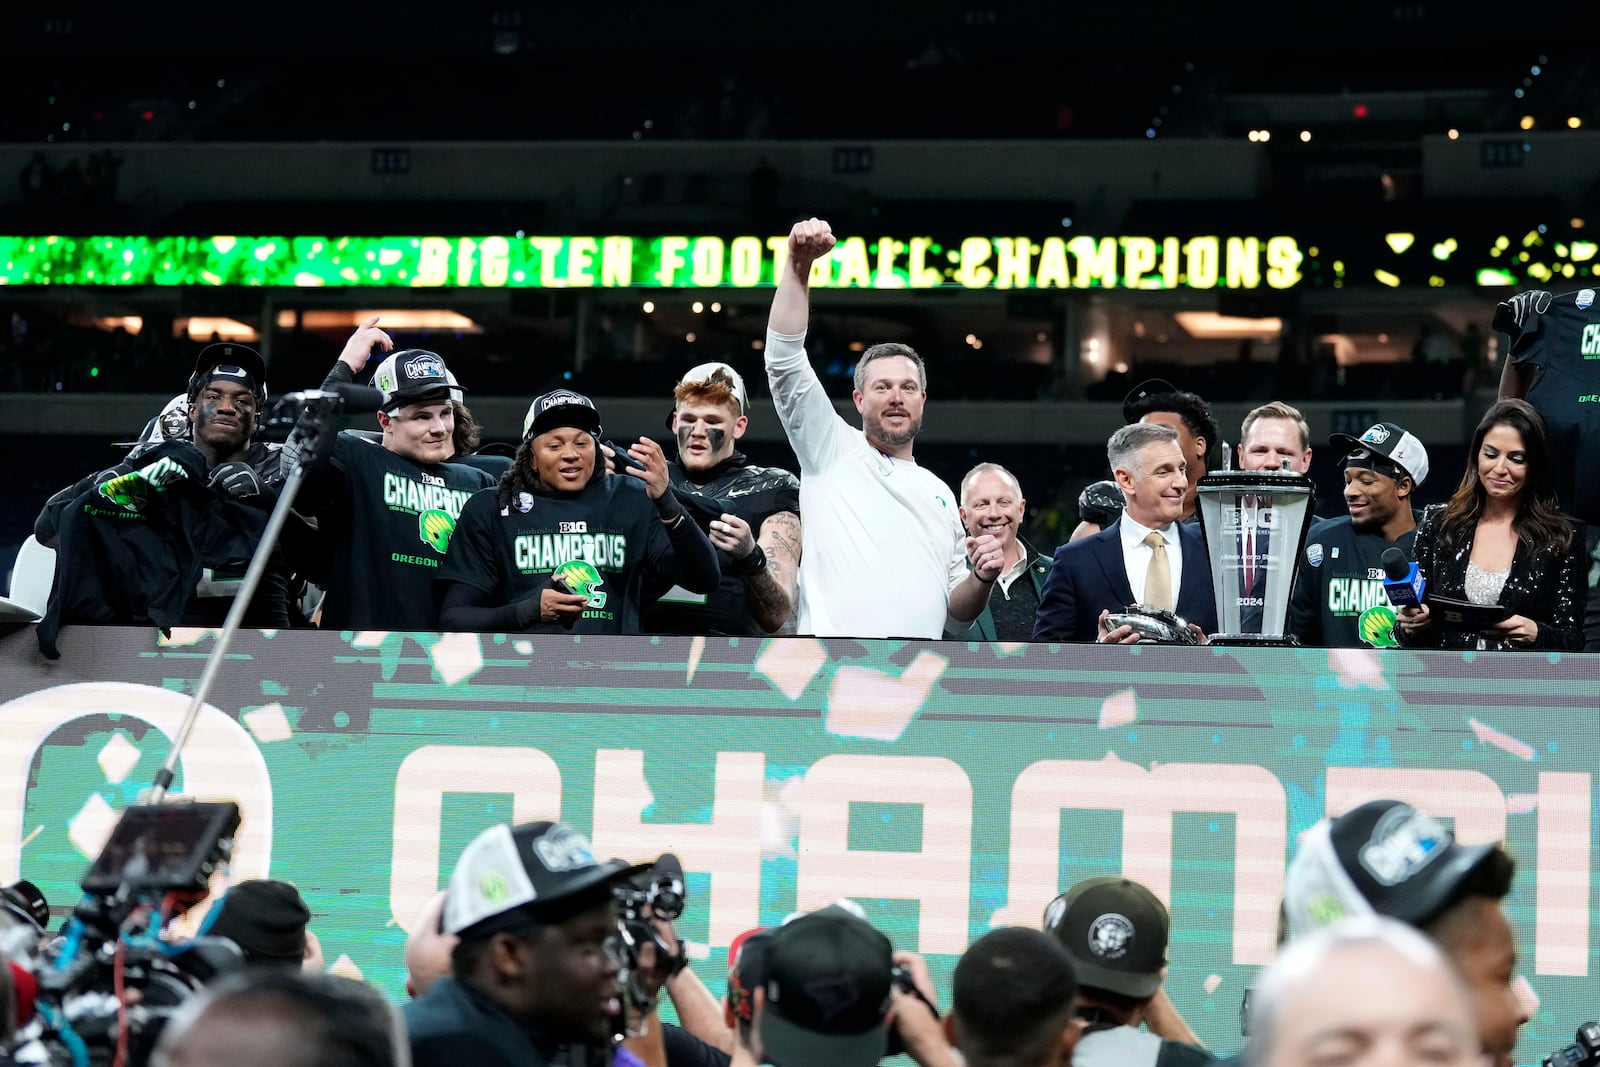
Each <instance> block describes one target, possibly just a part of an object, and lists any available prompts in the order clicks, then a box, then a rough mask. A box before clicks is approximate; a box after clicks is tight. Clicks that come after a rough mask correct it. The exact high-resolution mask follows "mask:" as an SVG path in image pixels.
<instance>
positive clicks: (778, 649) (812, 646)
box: [756, 637, 828, 700]
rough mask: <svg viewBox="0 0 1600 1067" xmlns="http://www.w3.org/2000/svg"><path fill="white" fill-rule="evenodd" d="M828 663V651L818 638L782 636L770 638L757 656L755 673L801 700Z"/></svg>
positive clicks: (795, 698) (790, 697) (784, 693)
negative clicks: (801, 696) (812, 680)
mask: <svg viewBox="0 0 1600 1067" xmlns="http://www.w3.org/2000/svg"><path fill="white" fill-rule="evenodd" d="M827 662H828V651H827V649H825V648H823V647H822V642H821V641H818V640H817V639H816V638H814V637H805V638H779V639H774V640H771V641H768V642H767V647H766V648H763V649H762V650H761V655H759V656H757V657H756V673H757V674H759V675H761V676H762V677H764V678H765V679H766V680H767V681H769V682H771V683H772V684H773V685H774V686H775V687H776V688H777V690H778V692H780V693H782V694H783V695H784V696H786V697H788V698H789V699H790V700H799V699H800V694H801V693H804V692H805V691H806V686H808V685H810V684H811V679H813V678H815V677H816V676H817V672H818V671H820V670H822V665H823V664H825V663H827Z"/></svg>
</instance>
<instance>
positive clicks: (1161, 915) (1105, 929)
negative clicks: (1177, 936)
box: [1044, 875, 1169, 997]
mask: <svg viewBox="0 0 1600 1067" xmlns="http://www.w3.org/2000/svg"><path fill="white" fill-rule="evenodd" d="M1168 923H1169V920H1168V917H1167V908H1166V905H1165V904H1162V903H1161V901H1160V900H1158V899H1157V898H1156V895H1155V894H1154V893H1152V892H1150V890H1148V889H1146V888H1145V887H1144V886H1142V885H1140V884H1139V883H1138V882H1135V881H1132V880H1130V879H1127V878H1122V877H1118V876H1116V875H1109V876H1106V877H1102V878H1086V879H1084V880H1083V881H1081V882H1079V883H1078V884H1077V885H1075V886H1073V887H1072V888H1071V889H1069V890H1067V891H1066V892H1065V893H1062V894H1061V895H1060V896H1059V897H1056V899H1054V900H1052V901H1051V902H1050V906H1049V907H1048V908H1046V909H1045V912H1044V929H1045V932H1046V933H1049V934H1054V935H1055V936H1056V938H1057V939H1058V940H1060V942H1061V944H1062V946H1063V947H1065V948H1066V950H1067V955H1069V956H1071V957H1072V963H1073V968H1074V970H1076V971H1077V974H1078V982H1079V983H1080V984H1081V985H1085V986H1090V987H1092V988H1095V989H1105V990H1109V991H1111V992H1112V993H1120V994H1121V995H1122V996H1125V997H1148V996H1152V995H1154V993H1155V991H1156V990H1157V989H1159V988H1161V970H1162V968H1163V967H1165V966H1166V965H1167V929H1168Z"/></svg>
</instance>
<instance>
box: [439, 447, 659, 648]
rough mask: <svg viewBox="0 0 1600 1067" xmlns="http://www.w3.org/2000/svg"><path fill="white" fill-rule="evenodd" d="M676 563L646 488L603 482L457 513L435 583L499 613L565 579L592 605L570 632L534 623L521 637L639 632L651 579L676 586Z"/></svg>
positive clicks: (476, 504)
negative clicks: (464, 589) (455, 586)
mask: <svg viewBox="0 0 1600 1067" xmlns="http://www.w3.org/2000/svg"><path fill="white" fill-rule="evenodd" d="M685 521H688V520H685ZM675 558H676V557H675V556H674V554H673V551H672V542H671V540H670V539H669V538H668V537H667V530H666V527H665V526H663V525H662V524H661V518H660V515H659V513H658V512H657V511H656V506H655V503H654V501H652V500H651V499H650V497H649V495H648V494H646V493H645V490H644V486H643V485H641V484H639V483H638V482H636V481H635V480H634V479H632V478H623V477H621V476H617V475H611V476H607V475H601V476H600V477H598V478H596V479H595V480H594V481H592V482H590V483H589V484H588V485H587V486H585V487H584V488H583V490H582V491H580V492H578V493H575V494H572V495H570V496H567V495H562V496H545V495H542V494H541V495H533V494H529V493H524V494H522V495H521V496H520V497H519V498H517V499H515V500H513V501H512V503H511V506H510V507H508V508H501V506H500V500H499V492H498V490H493V489H491V490H489V491H488V492H483V493H478V494H477V495H475V496H474V497H473V498H472V499H471V500H469V501H467V504H466V507H465V508H463V509H462V511H461V519H460V521H459V522H458V523H457V524H456V532H455V536H454V537H453V538H452V539H451V541H450V553H449V555H448V556H447V557H446V558H445V563H444V566H443V567H442V568H441V569H440V571H439V574H438V578H439V581H441V582H460V583H461V584H463V585H468V586H471V587H472V588H474V589H477V590H479V591H480V592H482V593H485V594H487V595H488V597H489V603H490V604H491V605H494V606H500V605H503V604H510V603H514V602H515V601H518V600H523V599H526V598H528V597H535V596H538V595H539V593H540V591H541V590H544V589H547V588H549V587H550V579H551V577H552V576H556V575H559V576H560V578H561V580H562V583H563V584H564V585H565V586H566V587H567V588H568V589H569V590H571V591H572V592H574V593H581V594H583V595H585V596H587V597H588V598H589V607H588V608H586V609H585V610H584V612H583V615H582V617H580V618H579V619H578V621H577V622H576V623H574V624H573V626H572V628H571V629H570V630H569V629H567V628H566V627H564V626H562V625H560V624H559V623H541V622H537V621H536V622H533V623H531V624H529V625H528V626H527V627H526V628H525V632H527V633H555V634H565V633H573V634H624V633H638V632H639V602H640V598H641V595H642V590H643V588H644V584H645V581H646V579H647V577H651V576H658V580H666V581H668V582H670V581H671V580H672V571H673V569H674V568H675V562H674V561H675Z"/></svg>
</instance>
